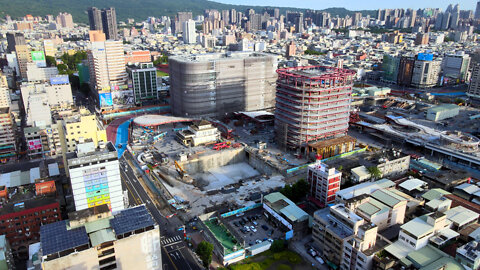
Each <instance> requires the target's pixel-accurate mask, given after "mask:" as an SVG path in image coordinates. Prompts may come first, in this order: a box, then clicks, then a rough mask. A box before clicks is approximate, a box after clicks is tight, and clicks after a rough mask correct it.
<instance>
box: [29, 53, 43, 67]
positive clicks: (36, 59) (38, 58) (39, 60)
mask: <svg viewBox="0 0 480 270" xmlns="http://www.w3.org/2000/svg"><path fill="white" fill-rule="evenodd" d="M30 54H31V55H32V61H33V63H35V64H36V65H37V67H46V66H47V61H46V60H45V54H44V53H43V52H42V51H31V52H30Z"/></svg>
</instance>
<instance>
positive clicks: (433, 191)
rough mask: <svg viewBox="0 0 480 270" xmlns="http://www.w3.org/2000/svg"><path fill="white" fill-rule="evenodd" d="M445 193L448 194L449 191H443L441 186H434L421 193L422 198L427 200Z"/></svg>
mask: <svg viewBox="0 0 480 270" xmlns="http://www.w3.org/2000/svg"><path fill="white" fill-rule="evenodd" d="M447 194H450V192H448V191H445V190H443V189H441V188H434V189H431V190H429V191H427V192H425V194H423V195H422V198H424V199H425V200H427V201H431V200H434V199H439V198H440V197H443V195H447Z"/></svg>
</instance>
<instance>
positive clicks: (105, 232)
mask: <svg viewBox="0 0 480 270" xmlns="http://www.w3.org/2000/svg"><path fill="white" fill-rule="evenodd" d="M89 236H90V242H91V243H92V246H93V247H96V246H98V245H100V244H102V243H105V242H110V241H115V240H116V239H117V238H116V237H115V233H114V232H113V230H112V229H111V228H108V229H102V230H99V231H96V232H94V233H91V234H89Z"/></svg>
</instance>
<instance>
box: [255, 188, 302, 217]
mask: <svg viewBox="0 0 480 270" xmlns="http://www.w3.org/2000/svg"><path fill="white" fill-rule="evenodd" d="M264 199H265V200H267V201H268V202H269V203H271V204H273V203H275V202H278V201H280V200H282V201H284V202H286V203H287V204H288V205H287V206H285V207H283V208H281V209H278V210H277V211H279V212H280V213H282V214H283V215H285V217H287V218H288V219H290V220H291V221H293V222H295V221H297V220H298V221H302V220H305V219H307V218H308V214H307V213H306V212H305V211H303V210H302V209H301V208H300V207H298V206H297V205H295V203H294V202H292V201H291V200H290V199H288V198H287V197H285V195H283V194H282V193H280V192H273V193H270V194H268V195H266V196H265V197H264Z"/></svg>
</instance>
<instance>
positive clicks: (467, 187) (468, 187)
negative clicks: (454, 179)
mask: <svg viewBox="0 0 480 270" xmlns="http://www.w3.org/2000/svg"><path fill="white" fill-rule="evenodd" d="M455 189H458V190H462V191H463V192H465V193H467V194H474V193H476V192H478V191H480V187H477V186H476V185H472V184H469V183H463V184H461V185H458V186H456V187H455Z"/></svg>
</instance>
